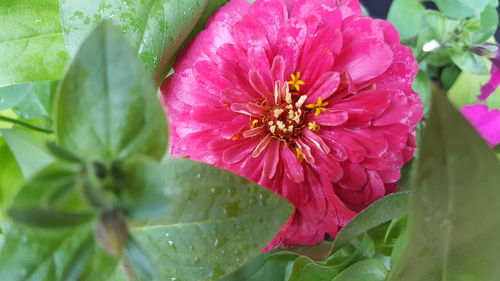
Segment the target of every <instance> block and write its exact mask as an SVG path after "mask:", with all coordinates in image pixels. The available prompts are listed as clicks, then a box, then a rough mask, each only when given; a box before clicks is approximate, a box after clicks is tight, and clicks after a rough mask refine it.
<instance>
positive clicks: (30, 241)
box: [0, 225, 118, 281]
mask: <svg viewBox="0 0 500 281" xmlns="http://www.w3.org/2000/svg"><path fill="white" fill-rule="evenodd" d="M92 229H93V228H92V225H83V226H81V227H77V228H72V229H61V230H58V231H47V230H36V231H33V230H31V229H29V228H25V227H21V226H15V225H14V226H12V227H11V228H10V230H9V232H8V233H7V236H6V237H5V244H4V246H3V247H2V248H1V251H0V280H12V281H18V280H23V281H59V280H80V281H96V280H108V278H109V277H110V276H111V275H112V274H113V271H114V270H115V268H116V266H117V263H118V259H117V258H114V257H111V256H109V255H107V254H106V253H105V252H104V251H103V250H102V249H100V248H99V247H98V246H96V245H95V243H94V237H93V230H92Z"/></svg>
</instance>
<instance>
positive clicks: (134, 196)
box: [120, 156, 172, 219]
mask: <svg viewBox="0 0 500 281" xmlns="http://www.w3.org/2000/svg"><path fill="white" fill-rule="evenodd" d="M121 168H122V169H123V175H122V176H120V178H121V181H120V183H121V185H122V187H121V188H122V193H121V197H122V208H123V209H124V210H126V212H127V215H128V216H129V217H131V218H136V219H141V218H142V219H144V218H155V217H159V216H161V215H164V214H166V213H168V211H169V210H170V208H171V204H172V202H171V200H172V199H171V198H169V197H167V196H166V195H165V183H166V182H169V181H170V180H171V179H169V178H168V177H167V176H166V175H165V171H164V168H163V167H161V166H160V164H158V163H156V162H155V161H153V160H150V159H149V158H147V157H144V156H134V157H131V158H129V159H127V160H125V162H124V163H123V165H122V167H121Z"/></svg>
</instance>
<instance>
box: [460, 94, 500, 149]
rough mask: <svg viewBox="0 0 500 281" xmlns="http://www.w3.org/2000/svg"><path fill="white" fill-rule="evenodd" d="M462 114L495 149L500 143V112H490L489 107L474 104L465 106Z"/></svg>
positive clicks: (495, 110)
mask: <svg viewBox="0 0 500 281" xmlns="http://www.w3.org/2000/svg"><path fill="white" fill-rule="evenodd" d="M462 114H463V115H464V116H465V118H467V120H469V122H470V123H471V124H472V125H473V126H474V127H475V128H476V130H477V131H478V132H479V134H480V135H481V136H482V137H483V138H484V139H485V140H486V141H487V142H488V145H489V146H490V147H495V146H497V145H498V144H499V143H500V110H498V109H493V110H488V106H487V105H484V104H473V105H467V106H463V107H462Z"/></svg>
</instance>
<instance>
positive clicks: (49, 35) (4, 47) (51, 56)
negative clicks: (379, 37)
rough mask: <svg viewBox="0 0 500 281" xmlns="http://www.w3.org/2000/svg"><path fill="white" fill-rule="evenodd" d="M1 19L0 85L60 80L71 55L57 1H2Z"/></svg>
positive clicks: (0, 2) (0, 8) (0, 5)
mask: <svg viewBox="0 0 500 281" xmlns="http://www.w3.org/2000/svg"><path fill="white" fill-rule="evenodd" d="M0 19H1V20H0V22H1V23H2V28H0V54H2V55H1V56H0V65H1V66H2V67H1V68H0V86H4V85H10V84H15V83H24V82H32V81H41V80H58V79H59V78H60V77H61V75H62V73H63V71H64V68H65V67H66V64H67V62H68V53H67V51H66V47H65V46H64V40H63V35H62V31H61V24H60V20H59V19H60V13H59V5H58V4H57V0H37V1H31V0H2V1H0Z"/></svg>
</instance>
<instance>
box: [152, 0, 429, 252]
mask: <svg viewBox="0 0 500 281" xmlns="http://www.w3.org/2000/svg"><path fill="white" fill-rule="evenodd" d="M174 69H175V74H174V75H172V76H170V77H169V78H168V79H167V80H166V81H165V82H164V84H163V85H162V87H161V90H162V93H163V97H164V104H165V107H166V110H167V112H168V114H169V117H170V126H171V142H170V152H171V153H172V154H173V155H174V156H176V157H189V158H191V159H195V160H199V161H203V162H206V163H210V164H214V165H217V166H219V167H222V168H225V169H228V170H231V171H233V172H235V173H238V174H240V175H242V176H244V177H247V178H249V179H251V180H253V181H255V182H258V183H259V184H261V185H263V186H265V187H267V188H269V189H271V190H273V191H274V192H276V193H278V194H280V195H282V196H283V197H285V198H287V199H288V200H289V201H290V202H291V203H293V205H294V206H295V212H294V213H293V215H292V216H291V217H290V219H289V220H288V222H287V223H286V224H285V225H284V226H283V228H282V229H281V231H280V232H279V233H278V234H277V235H276V237H275V238H274V240H273V241H271V242H270V243H269V244H268V246H267V247H266V249H265V250H270V249H273V248H275V247H277V246H279V245H283V246H296V245H313V244H315V243H317V242H319V241H322V240H323V239H324V238H325V235H330V236H336V234H337V233H338V231H339V229H340V228H341V227H342V226H344V225H345V224H346V223H347V222H348V221H349V220H350V219H351V218H352V217H353V216H354V215H355V214H356V213H357V212H359V211H360V210H362V209H363V208H365V207H366V206H368V205H370V204H371V203H373V202H374V201H376V200H377V199H379V198H381V197H383V196H384V195H386V194H388V193H390V192H394V191H395V190H396V182H397V181H398V180H399V179H400V169H401V167H402V166H403V164H404V163H405V162H407V161H408V160H410V159H411V157H412V155H413V150H414V147H415V138H414V127H415V125H416V124H417V122H418V121H419V120H420V118H421V116H422V105H421V102H420V100H419V97H418V95H417V94H416V93H414V92H413V91H412V90H411V84H412V81H413V78H414V76H415V74H416V72H417V70H418V66H417V63H416V61H415V59H414V58H413V56H412V52H411V50H409V49H408V48H406V47H403V46H401V45H400V43H399V36H398V33H397V32H396V30H395V29H394V28H393V26H392V25H391V24H390V23H388V22H386V21H383V20H375V19H371V18H368V17H364V16H361V9H360V5H359V2H358V1H355V0H337V1H334V0H297V1H294V0H289V1H285V0H268V1H265V0H257V1H255V3H254V4H250V3H248V2H246V1H245V0H232V1H230V2H229V4H227V5H226V6H224V7H223V8H221V9H220V10H219V11H218V12H217V13H216V14H215V15H214V16H213V17H212V18H211V19H210V20H209V22H208V24H207V29H206V30H205V31H203V32H201V33H200V34H199V35H198V36H197V37H196V38H195V39H194V40H193V41H192V43H191V44H190V45H189V46H188V48H186V50H185V51H184V52H183V53H182V54H180V55H179V57H178V61H177V63H176V65H175V66H174Z"/></svg>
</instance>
